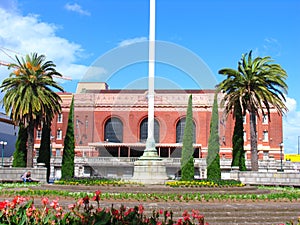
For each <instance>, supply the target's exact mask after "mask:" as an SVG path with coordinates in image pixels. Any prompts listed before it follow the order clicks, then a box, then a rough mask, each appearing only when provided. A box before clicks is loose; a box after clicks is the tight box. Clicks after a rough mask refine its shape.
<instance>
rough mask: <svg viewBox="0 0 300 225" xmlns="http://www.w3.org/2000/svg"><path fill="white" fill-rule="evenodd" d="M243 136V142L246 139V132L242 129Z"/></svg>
mask: <svg viewBox="0 0 300 225" xmlns="http://www.w3.org/2000/svg"><path fill="white" fill-rule="evenodd" d="M243 138H244V142H245V141H247V132H246V131H245V130H244V131H243Z"/></svg>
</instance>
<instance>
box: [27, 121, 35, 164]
mask: <svg viewBox="0 0 300 225" xmlns="http://www.w3.org/2000/svg"><path fill="white" fill-rule="evenodd" d="M27 133H28V138H27V162H26V166H27V167H29V168H32V167H33V146H34V142H33V139H34V124H33V123H29V125H28V127H27Z"/></svg>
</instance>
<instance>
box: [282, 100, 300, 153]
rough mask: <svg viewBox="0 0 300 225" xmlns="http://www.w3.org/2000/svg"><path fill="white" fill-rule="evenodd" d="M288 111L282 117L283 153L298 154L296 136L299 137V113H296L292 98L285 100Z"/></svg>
mask: <svg viewBox="0 0 300 225" xmlns="http://www.w3.org/2000/svg"><path fill="white" fill-rule="evenodd" d="M286 105H287V107H288V109H289V111H288V113H287V115H286V116H284V117H283V137H284V138H283V142H284V145H285V147H284V148H285V153H294V154H295V153H297V152H298V136H300V111H297V102H296V100H295V99H293V98H289V97H287V98H286Z"/></svg>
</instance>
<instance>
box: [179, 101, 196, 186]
mask: <svg viewBox="0 0 300 225" xmlns="http://www.w3.org/2000/svg"><path fill="white" fill-rule="evenodd" d="M193 132H194V131H193V103H192V95H190V97H189V101H188V107H187V113H186V122H185V127H184V133H183V140H182V154H181V179H182V180H193V179H194V174H195V171H194V157H193V154H194V149H193V136H194V135H193Z"/></svg>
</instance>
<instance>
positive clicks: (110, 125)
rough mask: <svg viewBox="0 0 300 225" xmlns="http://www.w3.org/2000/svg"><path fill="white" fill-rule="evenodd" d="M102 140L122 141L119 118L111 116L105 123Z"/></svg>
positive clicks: (121, 128) (121, 125)
mask: <svg viewBox="0 0 300 225" xmlns="http://www.w3.org/2000/svg"><path fill="white" fill-rule="evenodd" d="M104 140H105V141H109V142H118V143H120V142H123V123H122V121H121V120H120V119H118V118H116V117H112V118H110V119H108V120H107V121H106V123H105V128H104Z"/></svg>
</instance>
